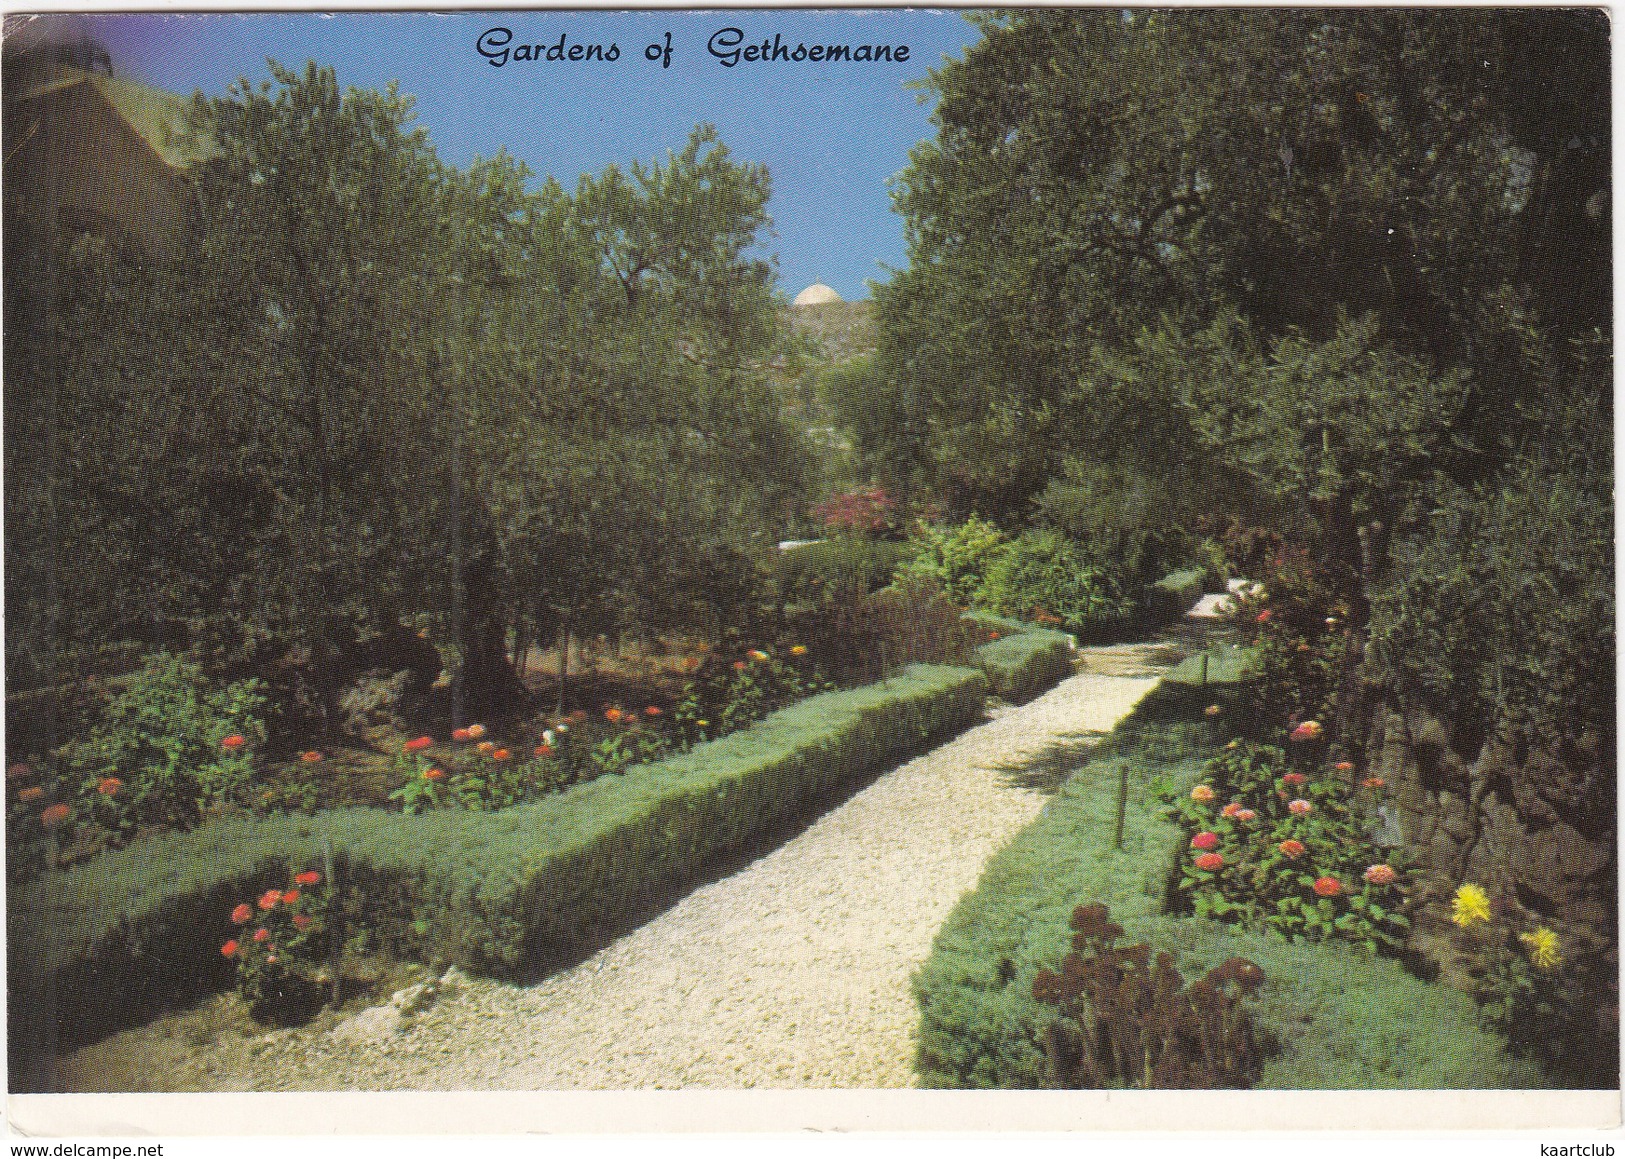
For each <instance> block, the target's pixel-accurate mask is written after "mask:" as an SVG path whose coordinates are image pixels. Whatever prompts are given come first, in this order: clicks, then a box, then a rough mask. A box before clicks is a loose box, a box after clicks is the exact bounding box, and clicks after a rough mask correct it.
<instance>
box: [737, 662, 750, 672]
mask: <svg viewBox="0 0 1625 1159" xmlns="http://www.w3.org/2000/svg"><path fill="white" fill-rule="evenodd" d="M749 667H750V665H749V664H746V663H745V662H744V661H743V660H735V661H734V671H735V672H743V671H744V670H745V669H747V668H749Z"/></svg>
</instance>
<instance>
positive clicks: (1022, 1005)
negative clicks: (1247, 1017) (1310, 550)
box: [914, 685, 1542, 1090]
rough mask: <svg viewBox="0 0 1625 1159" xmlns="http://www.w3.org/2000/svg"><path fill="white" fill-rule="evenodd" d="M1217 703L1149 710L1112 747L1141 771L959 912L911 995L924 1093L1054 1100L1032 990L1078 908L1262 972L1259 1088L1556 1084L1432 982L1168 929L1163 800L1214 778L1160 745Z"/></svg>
mask: <svg viewBox="0 0 1625 1159" xmlns="http://www.w3.org/2000/svg"><path fill="white" fill-rule="evenodd" d="M1204 702H1205V700H1204V698H1203V697H1202V696H1201V695H1200V690H1197V689H1191V688H1187V687H1183V686H1174V687H1169V686H1166V685H1165V686H1164V687H1163V688H1161V689H1158V690H1157V691H1155V692H1153V693H1151V695H1150V696H1148V697H1147V698H1146V699H1145V700H1144V701H1142V702H1141V703H1140V705H1139V707H1138V708H1136V709H1135V711H1134V713H1132V714H1131V715H1130V717H1129V718H1127V719H1126V720H1125V721H1124V722H1123V723H1122V724H1120V725H1119V726H1118V730H1117V731H1116V732H1115V733H1114V734H1113V738H1109V739H1115V738H1116V737H1117V736H1119V735H1122V734H1125V733H1127V734H1132V735H1135V736H1137V737H1138V741H1137V743H1136V744H1135V745H1134V746H1132V747H1133V749H1134V751H1135V752H1136V753H1137V754H1140V755H1137V756H1131V757H1120V756H1118V755H1117V752H1116V751H1114V752H1113V755H1112V759H1105V760H1096V761H1091V762H1090V763H1089V764H1087V765H1085V766H1084V767H1083V768H1082V769H1081V770H1079V771H1078V772H1077V773H1075V774H1074V775H1073V777H1072V778H1071V779H1070V780H1069V781H1068V782H1067V783H1066V784H1065V785H1063V786H1062V787H1061V789H1060V791H1059V792H1058V793H1057V794H1056V795H1055V796H1054V797H1052V798H1051V799H1050V801H1049V804H1048V806H1047V807H1046V809H1045V810H1044V812H1043V814H1042V815H1041V816H1040V817H1039V818H1038V819H1037V820H1035V821H1034V822H1033V823H1032V824H1031V825H1029V826H1028V827H1027V828H1026V829H1024V830H1023V831H1022V832H1021V833H1019V834H1018V835H1017V836H1016V837H1015V838H1014V839H1013V840H1012V841H1011V842H1010V843H1009V844H1008V845H1006V846H1005V847H1004V848H1003V849H1001V850H1000V851H999V852H998V853H997V854H996V855H995V856H994V857H993V859H992V860H991V861H990V862H989V863H988V865H987V868H986V869H985V870H984V872H983V874H982V878H981V880H980V881H979V882H978V883H977V886H976V889H975V890H973V891H972V892H971V893H969V894H967V895H966V896H965V897H964V898H963V899H961V901H960V902H959V904H958V905H957V906H956V907H955V908H954V911H953V913H952V914H950V915H949V918H948V920H947V922H946V923H944V925H943V927H942V929H941V930H940V931H939V932H938V934H937V938H936V941H935V944H934V946H933V948H932V953H931V957H930V958H929V959H928V960H927V961H926V963H925V964H924V965H923V966H922V967H921V969H920V970H919V972H918V973H917V974H916V975H915V978H914V991H915V994H916V997H917V998H918V1000H919V1003H920V1015H921V1022H920V1030H919V1043H920V1047H919V1057H918V1061H917V1064H916V1069H917V1072H918V1074H919V1077H920V1082H921V1085H922V1086H927V1087H953V1088H971V1089H987V1088H1018V1089H1020V1088H1027V1089H1031V1088H1037V1087H1041V1086H1043V1085H1044V1083H1045V1066H1046V1063H1045V1058H1044V1054H1043V1051H1042V1048H1041V1046H1040V1041H1041V1037H1040V1036H1041V1035H1042V1032H1043V1029H1044V1027H1045V1026H1046V1025H1047V1024H1048V1022H1049V1020H1050V1019H1051V1017H1052V1014H1051V1013H1050V1012H1049V1011H1048V1010H1047V1008H1045V1007H1043V1006H1042V1005H1041V1004H1039V1003H1037V1002H1036V1001H1034V999H1033V997H1032V982H1033V979H1034V977H1035V976H1036V974H1037V972H1038V971H1039V970H1040V969H1049V970H1054V969H1055V967H1056V964H1057V963H1058V962H1059V961H1060V959H1061V957H1062V956H1063V955H1064V953H1065V949H1066V946H1067V942H1068V938H1069V936H1070V933H1071V931H1070V930H1069V928H1068V923H1069V921H1070V919H1071V916H1072V913H1073V910H1074V909H1075V907H1076V906H1077V904H1078V902H1079V899H1081V898H1092V899H1097V900H1099V901H1100V902H1101V903H1103V904H1106V905H1108V906H1110V908H1111V913H1112V915H1113V918H1114V919H1115V920H1116V921H1117V922H1118V923H1119V924H1120V925H1122V926H1123V928H1124V930H1125V932H1126V934H1127V936H1128V937H1130V938H1132V939H1134V940H1136V941H1144V942H1148V943H1150V944H1152V945H1156V946H1159V947H1162V948H1166V949H1167V950H1169V951H1170V952H1176V953H1177V954H1178V955H1179V960H1180V962H1181V964H1182V965H1183V966H1185V967H1187V968H1189V969H1194V970H1197V971H1206V970H1208V969H1212V968H1213V967H1215V966H1218V965H1219V964H1221V963H1222V962H1223V961H1225V960H1226V959H1228V958H1232V957H1237V956H1242V957H1246V958H1247V959H1249V960H1250V961H1252V962H1255V963H1257V964H1258V965H1259V966H1260V967H1261V968H1262V969H1263V970H1264V973H1265V976H1266V981H1265V984H1264V986H1263V987H1262V988H1261V989H1260V990H1259V992H1258V994H1257V997H1256V1003H1257V1005H1256V1013H1255V1018H1256V1020H1257V1024H1258V1028H1259V1031H1260V1033H1261V1034H1268V1035H1270V1036H1272V1037H1273V1038H1275V1039H1276V1041H1277V1042H1279V1044H1280V1046H1281V1053H1280V1054H1279V1055H1277V1056H1275V1057H1274V1058H1272V1059H1270V1060H1269V1061H1267V1062H1266V1064H1265V1067H1264V1071H1263V1073H1262V1075H1261V1076H1260V1079H1259V1081H1258V1083H1257V1085H1258V1086H1259V1087H1262V1088H1266V1089H1323V1090H1325V1089H1329V1090H1337V1089H1353V1088H1378V1089H1382V1088H1427V1089H1445V1090H1448V1089H1455V1088H1460V1089H1467V1088H1504V1087H1531V1086H1540V1085H1542V1079H1541V1076H1540V1074H1539V1072H1538V1071H1537V1070H1536V1069H1535V1068H1534V1067H1533V1066H1532V1065H1528V1064H1524V1063H1520V1062H1518V1061H1517V1060H1514V1059H1512V1058H1510V1057H1509V1055H1508V1054H1507V1051H1506V1048H1505V1044H1504V1040H1502V1039H1500V1038H1499V1037H1498V1036H1495V1035H1492V1034H1490V1033H1488V1032H1486V1031H1484V1030H1482V1029H1480V1028H1479V1027H1478V1025H1477V1021H1476V1016H1475V1013H1474V1009H1473V1004H1472V1001H1471V1000H1470V999H1469V998H1468V997H1467V996H1466V995H1463V994H1461V993H1459V992H1457V991H1453V990H1450V989H1448V988H1446V987H1442V986H1436V985H1428V984H1426V983H1423V982H1421V981H1420V980H1418V979H1417V978H1415V977H1414V976H1412V975H1411V974H1408V973H1406V972H1405V970H1404V969H1403V968H1402V967H1401V966H1400V965H1399V963H1397V962H1394V961H1392V960H1390V959H1385V958H1372V957H1369V956H1362V955H1360V954H1357V953H1356V952H1355V950H1354V949H1353V947H1350V946H1348V945H1346V944H1344V943H1339V942H1323V943H1317V944H1303V943H1300V944H1288V943H1285V942H1283V941H1281V940H1279V939H1277V938H1271V937H1267V936H1265V935H1264V934H1263V933H1262V932H1250V931H1246V930H1243V929H1241V928H1240V927H1237V926H1231V925H1221V924H1219V923H1216V922H1212V921H1209V920H1206V919H1200V918H1194V917H1181V916H1175V915H1171V914H1166V913H1164V912H1163V909H1162V896H1163V890H1164V886H1165V883H1166V879H1165V876H1164V868H1165V866H1166V865H1167V862H1166V858H1167V855H1168V850H1169V849H1170V848H1172V847H1173V845H1174V843H1175V841H1177V840H1178V833H1177V830H1176V829H1175V828H1174V826H1173V825H1172V824H1171V823H1170V822H1168V821H1167V820H1165V819H1163V818H1162V817H1161V816H1160V811H1159V809H1158V808H1157V806H1156V804H1155V802H1154V795H1153V792H1152V785H1153V784H1154V783H1155V782H1156V781H1158V780H1164V781H1168V782H1172V783H1181V784H1190V783H1193V782H1194V781H1195V779H1196V777H1197V775H1198V773H1199V770H1200V763H1199V761H1196V760H1189V759H1181V760H1167V759H1165V758H1163V757H1162V756H1161V755H1160V754H1161V753H1162V752H1164V751H1166V750H1167V749H1168V747H1169V745H1168V744H1167V743H1166V742H1161V743H1159V741H1158V739H1157V738H1158V735H1159V732H1160V733H1163V734H1166V733H1167V731H1168V730H1169V729H1171V728H1172V727H1173V726H1174V725H1176V724H1178V723H1180V722H1181V721H1187V722H1192V723H1193V722H1194V721H1196V720H1200V719H1201V711H1202V704H1203V703H1204ZM1120 747H1121V748H1127V747H1129V746H1120ZM1121 760H1127V761H1128V762H1129V763H1128V769H1129V785H1130V797H1129V802H1130V807H1129V811H1128V815H1127V824H1126V826H1125V835H1124V847H1123V849H1122V850H1120V851H1119V850H1117V849H1115V848H1113V844H1112V837H1113V823H1114V820H1115V817H1114V812H1115V809H1114V792H1113V790H1114V789H1115V786H1116V782H1117V777H1118V769H1119V762H1120V761H1121Z"/></svg>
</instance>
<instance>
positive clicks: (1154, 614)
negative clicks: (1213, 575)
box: [1141, 567, 1205, 627]
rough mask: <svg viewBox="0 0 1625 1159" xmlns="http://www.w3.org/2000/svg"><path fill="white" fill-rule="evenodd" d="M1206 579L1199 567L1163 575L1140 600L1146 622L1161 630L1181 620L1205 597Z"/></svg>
mask: <svg viewBox="0 0 1625 1159" xmlns="http://www.w3.org/2000/svg"><path fill="white" fill-rule="evenodd" d="M1204 578H1205V573H1204V572H1203V570H1202V569H1201V568H1199V567H1198V568H1190V569H1188V570H1186V571H1176V572H1174V573H1173V574H1172V575H1166V576H1163V577H1162V578H1161V579H1160V580H1158V581H1157V582H1156V583H1154V584H1152V585H1151V586H1150V587H1149V588H1147V589H1146V593H1145V598H1144V599H1143V600H1142V601H1141V616H1142V618H1143V620H1144V621H1145V622H1146V623H1148V624H1150V625H1153V626H1159V627H1160V626H1161V625H1163V624H1169V623H1172V622H1173V621H1175V620H1177V619H1179V618H1180V617H1181V616H1183V615H1184V614H1185V613H1186V612H1188V611H1190V610H1191V608H1192V606H1194V605H1195V603H1196V601H1197V600H1199V599H1201V598H1202V584H1203V580H1204Z"/></svg>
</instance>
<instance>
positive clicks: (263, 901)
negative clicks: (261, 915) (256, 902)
mask: <svg viewBox="0 0 1625 1159" xmlns="http://www.w3.org/2000/svg"><path fill="white" fill-rule="evenodd" d="M281 900H282V891H281V890H280V889H268V890H266V891H265V892H264V893H262V894H261V895H260V908H261V909H275V908H276V903H277V902H279V901H281Z"/></svg>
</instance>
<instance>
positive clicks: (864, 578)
mask: <svg viewBox="0 0 1625 1159" xmlns="http://www.w3.org/2000/svg"><path fill="white" fill-rule="evenodd" d="M907 555H908V548H907V546H906V545H904V544H901V543H896V542H893V541H891V540H885V539H868V538H866V537H864V536H861V535H838V536H835V537H834V538H832V539H826V540H823V541H822V542H819V543H808V544H803V545H802V546H800V547H793V548H790V549H789V550H788V551H783V552H780V553H779V557H778V559H777V561H776V562H775V565H774V581H775V582H776V584H777V585H778V591H779V600H780V602H781V603H783V604H786V605H794V604H806V605H812V606H818V605H821V604H829V603H834V602H836V601H840V600H850V599H855V598H858V597H861V596H864V595H867V594H868V593H869V592H872V591H875V590H877V589H879V588H882V587H884V586H886V584H887V583H889V582H891V576H892V573H893V572H895V571H896V570H897V566H898V564H899V563H901V562H902V561H903V560H904V559H905V558H906V557H907Z"/></svg>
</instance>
